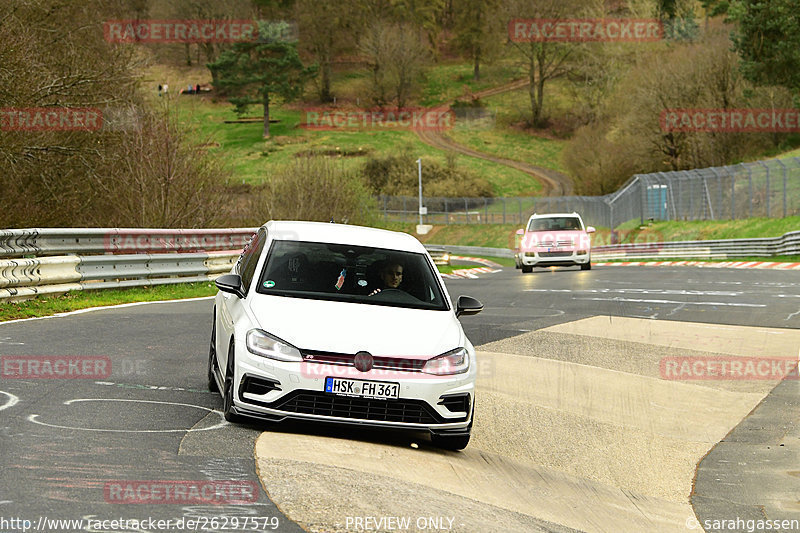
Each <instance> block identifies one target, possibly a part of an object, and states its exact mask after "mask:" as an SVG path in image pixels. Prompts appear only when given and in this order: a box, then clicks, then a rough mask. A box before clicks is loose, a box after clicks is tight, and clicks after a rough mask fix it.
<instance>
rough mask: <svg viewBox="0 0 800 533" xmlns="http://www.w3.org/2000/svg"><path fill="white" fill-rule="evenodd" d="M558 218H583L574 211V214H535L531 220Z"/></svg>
mask: <svg viewBox="0 0 800 533" xmlns="http://www.w3.org/2000/svg"><path fill="white" fill-rule="evenodd" d="M556 217H578V218H580V217H581V216H580V215H579V214H578V213H575V212H574V211H573V212H572V213H542V214H539V213H534V214H532V215H531V218H556Z"/></svg>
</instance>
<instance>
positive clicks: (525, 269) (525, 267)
mask: <svg viewBox="0 0 800 533" xmlns="http://www.w3.org/2000/svg"><path fill="white" fill-rule="evenodd" d="M531 272H533V265H522V273H523V274H530V273H531Z"/></svg>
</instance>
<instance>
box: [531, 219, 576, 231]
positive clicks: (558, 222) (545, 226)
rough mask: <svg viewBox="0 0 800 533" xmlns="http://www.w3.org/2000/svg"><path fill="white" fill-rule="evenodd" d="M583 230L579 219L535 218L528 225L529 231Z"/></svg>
mask: <svg viewBox="0 0 800 533" xmlns="http://www.w3.org/2000/svg"><path fill="white" fill-rule="evenodd" d="M582 229H583V225H582V224H581V221H580V219H579V218H577V217H548V218H534V219H532V220H531V221H530V224H528V231H580V230H582Z"/></svg>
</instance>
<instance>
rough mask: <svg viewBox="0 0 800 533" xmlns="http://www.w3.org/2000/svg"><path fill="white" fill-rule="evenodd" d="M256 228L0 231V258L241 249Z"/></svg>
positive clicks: (38, 229)
mask: <svg viewBox="0 0 800 533" xmlns="http://www.w3.org/2000/svg"><path fill="white" fill-rule="evenodd" d="M256 229H257V228H224V229H223V228H221V229H146V228H145V229H142V228H26V229H10V230H0V258H3V257H22V256H26V255H31V256H43V255H66V254H79V255H81V254H83V255H85V254H103V253H114V254H120V253H122V254H124V253H129V254H130V253H168V252H210V251H219V250H237V249H238V250H241V249H242V248H243V247H244V245H245V244H247V242H248V241H249V240H250V237H252V235H253V234H254V233H255V232H256Z"/></svg>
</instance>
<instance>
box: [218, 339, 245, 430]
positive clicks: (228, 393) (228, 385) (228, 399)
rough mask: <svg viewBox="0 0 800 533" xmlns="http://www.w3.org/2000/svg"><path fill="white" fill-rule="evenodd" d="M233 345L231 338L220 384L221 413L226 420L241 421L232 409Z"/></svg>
mask: <svg viewBox="0 0 800 533" xmlns="http://www.w3.org/2000/svg"><path fill="white" fill-rule="evenodd" d="M233 354H234V345H233V339H231V345H230V348H229V349H228V365H227V369H226V370H225V381H224V383H223V385H222V414H223V416H224V417H225V420H227V421H228V422H241V421H242V417H241V416H239V415H237V414H236V413H235V412H234V410H233V373H234V368H235V367H234V359H233Z"/></svg>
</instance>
